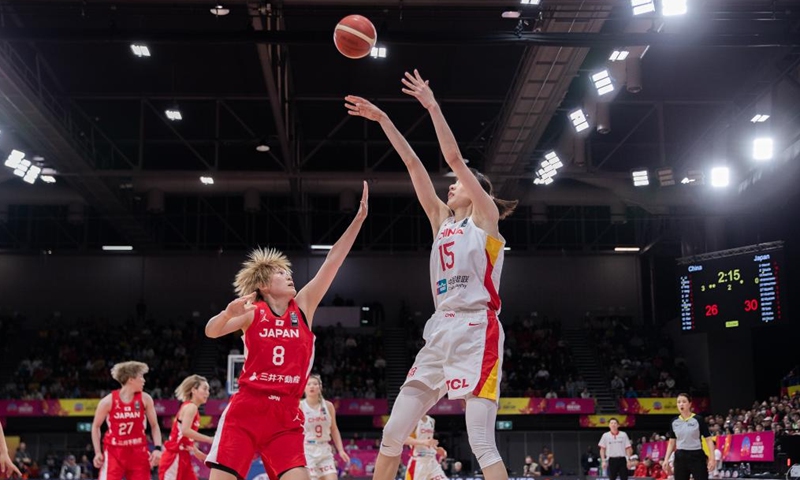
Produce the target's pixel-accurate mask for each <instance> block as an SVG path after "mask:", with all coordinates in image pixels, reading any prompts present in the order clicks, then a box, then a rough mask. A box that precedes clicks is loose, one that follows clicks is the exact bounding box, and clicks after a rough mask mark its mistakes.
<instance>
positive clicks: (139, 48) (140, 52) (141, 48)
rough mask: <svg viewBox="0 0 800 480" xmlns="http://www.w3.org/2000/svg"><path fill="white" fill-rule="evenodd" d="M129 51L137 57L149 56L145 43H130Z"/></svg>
mask: <svg viewBox="0 0 800 480" xmlns="http://www.w3.org/2000/svg"><path fill="white" fill-rule="evenodd" d="M131 51H132V52H133V54H134V55H136V56H137V57H139V58H141V57H149V56H150V49H149V48H147V45H138V44H136V43H133V44H131Z"/></svg>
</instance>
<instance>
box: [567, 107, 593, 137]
mask: <svg viewBox="0 0 800 480" xmlns="http://www.w3.org/2000/svg"><path fill="white" fill-rule="evenodd" d="M569 119H570V120H571V121H572V126H573V127H575V131H576V132H582V131H584V130H586V129H587V128H589V122H588V121H587V120H586V114H584V113H583V109H581V108H579V109H577V110H575V111H574V112H572V113H570V114H569Z"/></svg>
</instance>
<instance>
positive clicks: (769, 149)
mask: <svg viewBox="0 0 800 480" xmlns="http://www.w3.org/2000/svg"><path fill="white" fill-rule="evenodd" d="M772 154H773V145H772V139H771V138H769V137H762V138H756V139H755V140H753V159H754V160H762V161H763V160H771V159H772Z"/></svg>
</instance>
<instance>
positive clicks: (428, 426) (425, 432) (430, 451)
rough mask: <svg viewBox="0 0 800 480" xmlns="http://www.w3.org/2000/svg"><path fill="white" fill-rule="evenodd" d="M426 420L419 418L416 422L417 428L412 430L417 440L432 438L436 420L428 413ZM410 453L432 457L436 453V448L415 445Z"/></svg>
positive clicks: (416, 455)
mask: <svg viewBox="0 0 800 480" xmlns="http://www.w3.org/2000/svg"><path fill="white" fill-rule="evenodd" d="M426 417H427V420H426V421H424V422H423V421H422V419H420V420H419V421H418V422H417V428H416V429H415V430H414V438H416V439H417V440H430V439H431V438H433V429H434V425H436V421H435V420H434V419H433V417H431V416H430V415H427V416H426ZM411 454H412V455H413V456H415V457H432V456H435V455H436V449H435V448H431V447H423V446H416V447H414V450H413V451H412V452H411Z"/></svg>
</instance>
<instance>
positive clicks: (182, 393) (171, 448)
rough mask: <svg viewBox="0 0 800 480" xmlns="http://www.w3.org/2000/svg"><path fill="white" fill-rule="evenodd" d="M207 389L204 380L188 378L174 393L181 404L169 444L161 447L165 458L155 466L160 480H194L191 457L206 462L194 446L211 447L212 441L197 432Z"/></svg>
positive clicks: (194, 377) (196, 376)
mask: <svg viewBox="0 0 800 480" xmlns="http://www.w3.org/2000/svg"><path fill="white" fill-rule="evenodd" d="M208 395H209V386H208V381H207V380H206V379H205V377H201V376H200V375H190V376H188V377H186V378H185V379H184V380H183V382H181V384H180V385H179V386H178V388H176V389H175V397H176V398H177V399H178V400H180V401H181V402H183V404H181V406H180V409H179V410H178V414H177V415H175V421H174V422H172V430H171V431H170V434H169V440H167V441H166V442H165V443H164V450H165V451H164V454H163V455H162V456H161V462H160V463H159V464H158V479H159V480H197V475H196V474H195V473H194V469H193V468H192V457H191V456H192V455H195V456H196V457H197V458H199V459H200V461H205V459H206V455H205V454H204V453H203V452H201V451H200V450H198V449H197V448H196V447H195V445H194V442H204V443H211V442H212V441H214V439H213V438H211V437H209V436H208V435H203V434H202V433H200V432H198V430H199V429H200V406H201V405H205V403H206V402H207V401H208Z"/></svg>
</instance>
